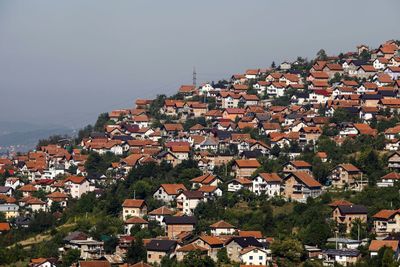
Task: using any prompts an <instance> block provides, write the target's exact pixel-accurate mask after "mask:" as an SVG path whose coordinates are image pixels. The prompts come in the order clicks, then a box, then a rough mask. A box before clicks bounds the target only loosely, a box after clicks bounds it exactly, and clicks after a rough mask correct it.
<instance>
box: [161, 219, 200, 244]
mask: <svg viewBox="0 0 400 267" xmlns="http://www.w3.org/2000/svg"><path fill="white" fill-rule="evenodd" d="M164 223H165V225H166V226H167V235H168V238H171V239H173V238H176V237H177V235H179V234H180V233H182V232H191V231H193V229H194V227H195V225H196V224H197V219H196V217H194V216H165V217H164Z"/></svg>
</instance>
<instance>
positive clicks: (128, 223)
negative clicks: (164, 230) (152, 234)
mask: <svg viewBox="0 0 400 267" xmlns="http://www.w3.org/2000/svg"><path fill="white" fill-rule="evenodd" d="M124 224H125V234H128V235H129V234H131V230H132V228H133V227H136V226H137V227H138V228H139V229H144V228H147V226H148V224H149V222H148V221H146V220H145V219H143V218H141V217H136V216H135V217H129V218H128V219H126V220H125V222H124Z"/></svg>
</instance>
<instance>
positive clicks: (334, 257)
mask: <svg viewBox="0 0 400 267" xmlns="http://www.w3.org/2000/svg"><path fill="white" fill-rule="evenodd" d="M319 258H320V259H322V261H323V265H324V266H334V265H335V264H340V266H351V265H354V264H356V263H357V262H358V261H359V260H360V259H361V253H360V251H359V250H357V249H327V250H323V251H322V253H321V254H320V256H319Z"/></svg>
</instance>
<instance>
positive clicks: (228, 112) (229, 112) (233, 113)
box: [222, 108, 246, 121]
mask: <svg viewBox="0 0 400 267" xmlns="http://www.w3.org/2000/svg"><path fill="white" fill-rule="evenodd" d="M245 112H246V110H245V109H243V108H226V109H225V110H224V112H223V113H222V117H223V118H224V119H229V120H231V121H235V120H236V118H242V117H243V115H244V114H245Z"/></svg>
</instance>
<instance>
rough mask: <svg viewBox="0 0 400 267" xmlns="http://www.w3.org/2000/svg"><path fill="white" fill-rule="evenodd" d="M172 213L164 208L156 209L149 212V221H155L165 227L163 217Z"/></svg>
mask: <svg viewBox="0 0 400 267" xmlns="http://www.w3.org/2000/svg"><path fill="white" fill-rule="evenodd" d="M173 214H174V212H173V211H172V210H170V209H169V208H167V207H166V206H162V207H159V208H158V209H155V210H152V211H150V212H149V214H148V217H149V220H153V221H157V222H158V223H159V224H160V225H161V226H165V224H164V217H165V216H171V215H173Z"/></svg>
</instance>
